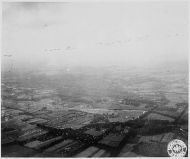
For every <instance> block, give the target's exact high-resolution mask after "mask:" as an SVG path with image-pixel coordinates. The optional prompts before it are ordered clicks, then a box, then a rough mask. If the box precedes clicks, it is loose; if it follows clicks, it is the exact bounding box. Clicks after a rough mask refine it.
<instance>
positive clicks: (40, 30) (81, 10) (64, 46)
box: [2, 2, 188, 66]
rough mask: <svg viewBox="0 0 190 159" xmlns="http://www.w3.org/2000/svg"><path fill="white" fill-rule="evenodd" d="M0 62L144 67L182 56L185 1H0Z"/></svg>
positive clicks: (185, 36)
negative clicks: (0, 13) (0, 42)
mask: <svg viewBox="0 0 190 159" xmlns="http://www.w3.org/2000/svg"><path fill="white" fill-rule="evenodd" d="M2 34H3V45H2V51H3V52H2V55H3V56H2V57H3V63H4V65H5V64H6V65H7V64H8V65H10V64H13V65H17V64H22V65H29V64H33V65H38V64H42V65H44V66H53V65H59V66H64V65H65V64H66V65H67V64H68V65H104V64H113V65H118V64H125V65H126V66H127V65H138V66H141V65H146V64H154V63H163V62H165V63H167V62H172V61H183V60H186V59H187V56H188V41H187V40H188V5H187V2H125V3H124V2H123V3H121V2H120V3H103V2H101V3H86V2H85V3H84V2H83V3H82V2H81V3H76V2H75V3H43V2H41V3H29V2H28V3H27V2H25V3H23V2H18V3H13V2H12V3H11V2H9V3H8V2H7V3H5V2H4V3H3V32H2Z"/></svg>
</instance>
